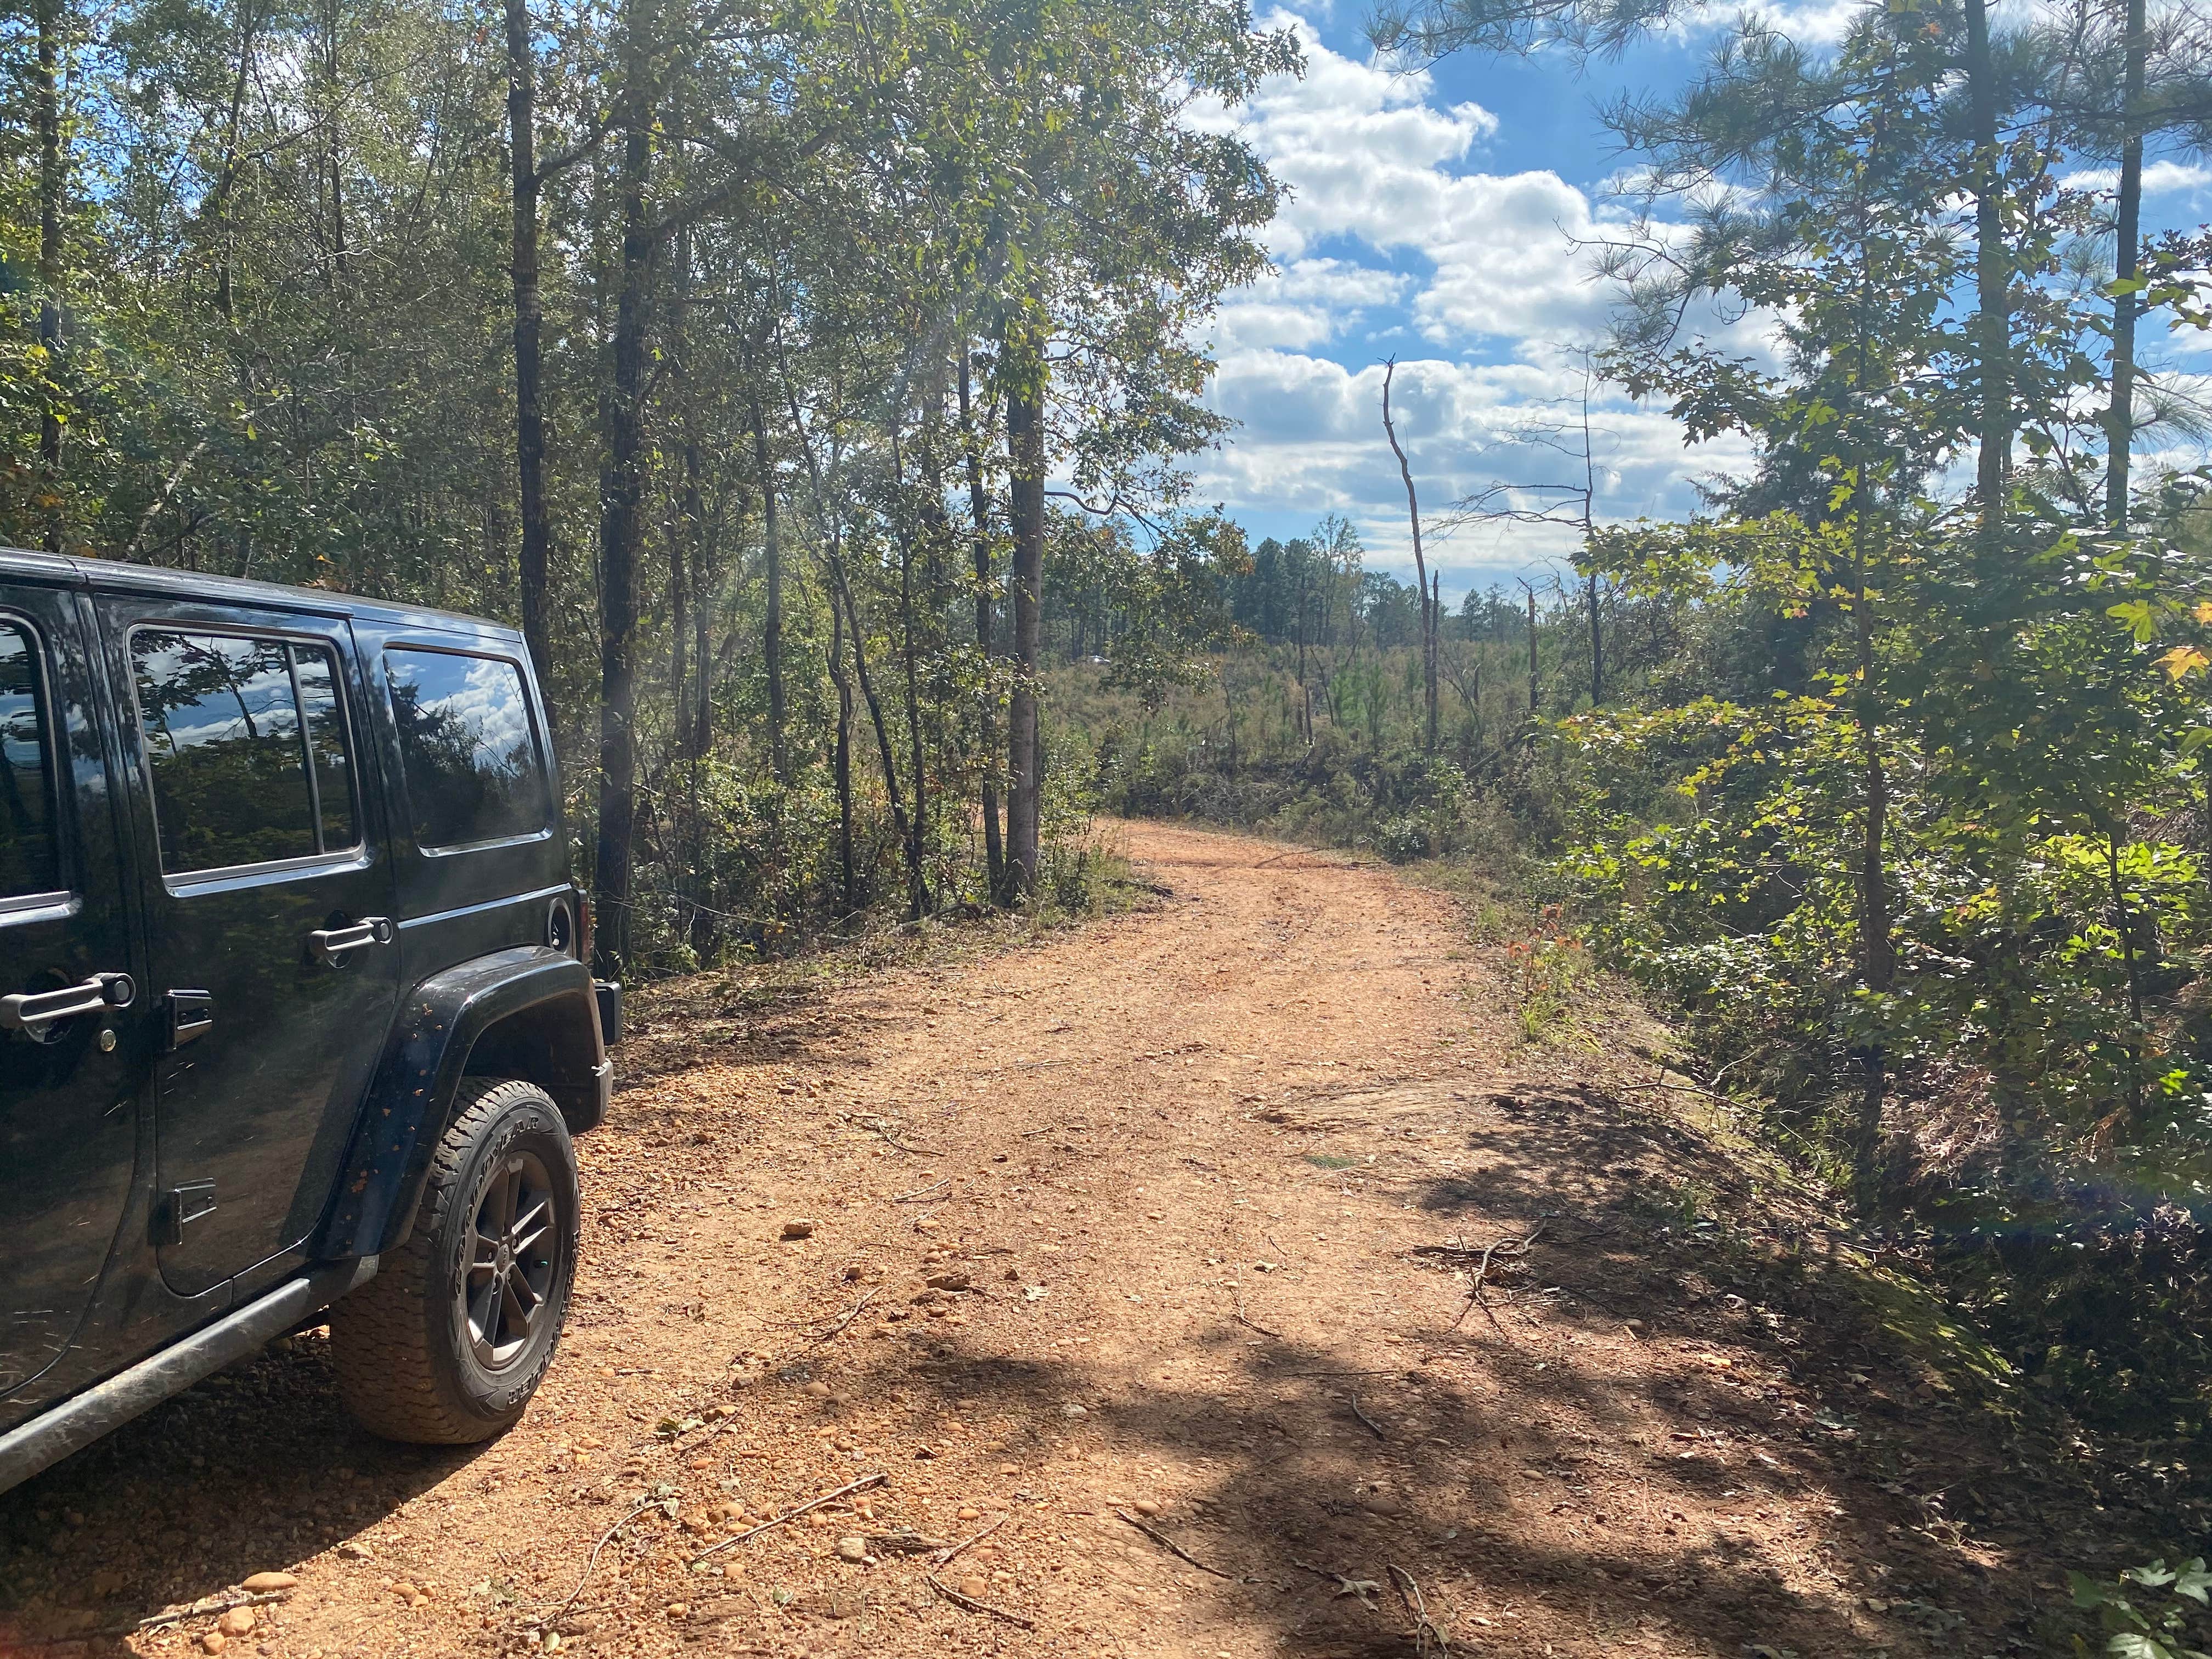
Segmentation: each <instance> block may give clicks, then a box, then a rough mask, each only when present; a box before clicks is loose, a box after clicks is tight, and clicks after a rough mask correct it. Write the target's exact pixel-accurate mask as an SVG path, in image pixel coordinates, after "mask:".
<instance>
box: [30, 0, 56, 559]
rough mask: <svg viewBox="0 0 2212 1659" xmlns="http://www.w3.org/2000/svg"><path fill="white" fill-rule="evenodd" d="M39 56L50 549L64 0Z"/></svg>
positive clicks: (45, 2)
mask: <svg viewBox="0 0 2212 1659" xmlns="http://www.w3.org/2000/svg"><path fill="white" fill-rule="evenodd" d="M38 30H39V46H38V60H37V64H36V66H35V67H34V68H33V70H32V77H31V80H32V101H33V104H35V105H36V106H37V109H38V122H39V344H40V347H41V348H42V349H44V351H45V353H46V362H45V364H44V367H43V372H42V375H41V378H42V379H43V380H45V382H46V385H45V388H44V390H45V393H46V395H45V396H44V397H43V398H40V409H39V468H40V471H41V472H42V473H44V474H45V477H43V478H42V479H41V480H40V483H41V485H42V486H43V493H44V494H45V495H46V497H47V499H48V500H49V501H50V502H52V505H50V506H49V507H47V508H46V551H47V552H49V553H58V552H60V551H61V550H62V509H61V505H60V503H61V494H62V410H61V404H62V388H61V380H60V374H61V358H62V350H63V341H62V191H63V189H64V175H63V171H62V100H61V56H62V0H39V19H38Z"/></svg>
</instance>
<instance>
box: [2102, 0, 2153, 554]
mask: <svg viewBox="0 0 2212 1659" xmlns="http://www.w3.org/2000/svg"><path fill="white" fill-rule="evenodd" d="M2143 13H2144V3H2143V0H2128V16H2127V39H2126V46H2125V51H2126V55H2127V67H2126V71H2125V91H2124V98H2125V100H2126V101H2125V103H2124V106H2123V114H2122V128H2121V140H2120V188H2119V199H2118V204H2117V206H2118V218H2119V223H2118V227H2117V230H2118V240H2117V241H2116V242H2115V244H2114V250H2113V261H2112V267H2113V275H2114V276H2117V277H2118V279H2119V281H2120V283H2123V284H2126V283H2132V282H2134V281H2135V279H2136V270H2137V267H2138V263H2139V262H2138V259H2137V257H2136V256H2137V254H2138V252H2140V249H2141V246H2142V158H2143V140H2142V96H2143V71H2144V65H2145V63H2146V60H2147V59H2148V57H2149V55H2150V47H2149V40H2148V36H2149V30H2148V25H2147V23H2146V21H2145V18H2144V15H2143ZM2141 314H2142V298H2141V296H2139V295H2136V293H2135V292H2134V290H2133V289H2129V288H2126V287H2123V288H2122V289H2121V291H2120V292H2119V294H2118V295H2115V296H2114V297H2113V300H2112V407H2111V408H2110V409H2109V410H2106V415H2105V440H2106V450H2105V513H2106V518H2107V519H2108V520H2110V521H2111V524H2112V528H2113V529H2115V530H2119V531H2124V530H2126V528H2127V527H2128V467H2129V464H2130V460H2131V459H2133V458H2132V456H2131V454H2130V451H2131V450H2132V448H2133V447H2134V443H2135V430H2136V411H2135V398H2136V318H2137V317H2138V316H2140V315H2141Z"/></svg>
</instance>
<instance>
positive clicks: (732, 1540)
mask: <svg viewBox="0 0 2212 1659" xmlns="http://www.w3.org/2000/svg"><path fill="white" fill-rule="evenodd" d="M888 1480H890V1476H889V1475H888V1474H884V1472H883V1471H882V1470H880V1469H878V1470H877V1471H876V1473H875V1474H864V1475H862V1476H861V1477H860V1479H859V1480H854V1481H852V1482H850V1483H848V1485H845V1486H840V1487H838V1488H837V1490H836V1491H835V1492H823V1494H822V1496H821V1497H819V1498H808V1499H807V1500H806V1501H805V1503H804V1504H800V1505H799V1507H798V1508H797V1509H793V1510H785V1511H784V1512H783V1513H782V1514H781V1515H779V1516H776V1517H775V1519H774V1520H772V1521H763V1522H761V1523H760V1525H758V1526H757V1527H748V1528H745V1530H744V1531H743V1532H741V1533H738V1534H736V1535H735V1536H733V1537H729V1538H725V1539H724V1540H723V1541H721V1542H720V1543H719V1544H710V1545H708V1547H706V1548H705V1549H703V1550H701V1551H700V1552H699V1553H698V1554H696V1555H695V1556H693V1557H692V1558H691V1559H690V1563H689V1565H692V1566H696V1565H699V1563H700V1562H702V1561H704V1560H705V1559H707V1558H708V1556H710V1555H720V1553H722V1552H723V1551H724V1550H731V1549H735V1548H736V1547H738V1545H740V1544H742V1543H744V1541H745V1540H747V1539H748V1538H752V1537H755V1536H757V1535H758V1534H761V1533H764V1532H766V1531H768V1530H769V1528H771V1527H781V1526H787V1525H789V1524H790V1523H791V1522H793V1521H796V1520H797V1519H799V1516H802V1515H805V1514H806V1513H808V1512H809V1511H810V1510H818V1509H820V1508H821V1507H822V1506H823V1504H834V1503H836V1501H837V1500H838V1499H839V1498H849V1497H851V1496H852V1495H853V1494H854V1492H866V1491H867V1489H868V1488H869V1487H871V1486H882V1485H884V1483H885V1482H886V1481H888Z"/></svg>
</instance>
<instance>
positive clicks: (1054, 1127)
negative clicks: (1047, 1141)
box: [1022, 1123, 1091, 1140]
mask: <svg viewBox="0 0 2212 1659" xmlns="http://www.w3.org/2000/svg"><path fill="white" fill-rule="evenodd" d="M1062 1129H1065V1130H1066V1131H1067V1133H1070V1134H1072V1135H1082V1134H1089V1133H1091V1126H1090V1125H1089V1124H1088V1123H1048V1124H1046V1125H1045V1126H1044V1127H1043V1128H1042V1129H1024V1130H1023V1131H1022V1139H1024V1140H1035V1139H1036V1138H1037V1137H1038V1136H1039V1135H1052V1134H1058V1133H1060V1131H1061V1130H1062Z"/></svg>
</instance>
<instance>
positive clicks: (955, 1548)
mask: <svg viewBox="0 0 2212 1659" xmlns="http://www.w3.org/2000/svg"><path fill="white" fill-rule="evenodd" d="M1011 1518H1012V1517H1011V1516H1006V1515H1002V1516H1000V1517H999V1518H998V1519H997V1520H995V1521H994V1522H991V1524H990V1525H989V1526H987V1527H986V1528H983V1530H982V1531H981V1532H979V1533H977V1534H975V1536H974V1537H973V1538H969V1539H966V1540H963V1541H962V1542H960V1543H957V1544H953V1545H951V1546H948V1547H946V1549H945V1553H944V1554H942V1555H940V1556H939V1557H938V1558H937V1559H936V1560H935V1561H934V1562H933V1563H932V1564H931V1565H933V1567H944V1566H950V1565H951V1564H952V1558H953V1557H954V1556H956V1555H957V1554H959V1553H961V1552H962V1551H963V1550H965V1549H967V1548H968V1547H969V1546H970V1545H975V1544H980V1543H981V1542H982V1541H984V1540H985V1539H986V1538H988V1537H989V1536H990V1535H991V1534H993V1533H994V1532H996V1531H998V1529H999V1528H1001V1527H1003V1526H1005V1525H1006V1522H1007V1521H1008V1520H1009V1519H1011Z"/></svg>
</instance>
